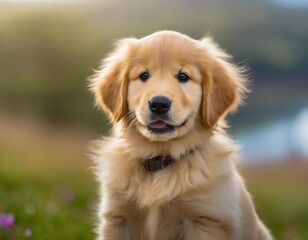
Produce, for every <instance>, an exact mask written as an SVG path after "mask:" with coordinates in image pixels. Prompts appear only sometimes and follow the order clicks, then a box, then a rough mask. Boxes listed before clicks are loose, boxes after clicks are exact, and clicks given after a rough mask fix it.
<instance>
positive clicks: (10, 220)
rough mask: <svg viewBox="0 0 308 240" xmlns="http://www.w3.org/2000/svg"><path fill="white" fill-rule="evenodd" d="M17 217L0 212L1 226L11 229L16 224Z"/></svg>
mask: <svg viewBox="0 0 308 240" xmlns="http://www.w3.org/2000/svg"><path fill="white" fill-rule="evenodd" d="M14 220H15V217H14V215H13V214H7V215H5V214H4V213H0V228H4V229H7V230H9V229H11V228H12V227H13V226H14Z"/></svg>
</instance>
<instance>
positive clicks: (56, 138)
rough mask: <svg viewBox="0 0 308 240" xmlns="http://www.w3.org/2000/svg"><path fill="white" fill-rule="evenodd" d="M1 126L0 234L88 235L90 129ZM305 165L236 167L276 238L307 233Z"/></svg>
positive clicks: (7, 237) (49, 239) (91, 219)
mask: <svg viewBox="0 0 308 240" xmlns="http://www.w3.org/2000/svg"><path fill="white" fill-rule="evenodd" d="M0 132H1V135H0V212H4V213H7V214H8V213H12V214H14V216H15V225H14V228H13V229H12V230H10V231H6V230H4V229H1V228H0V239H1V240H12V239H18V240H19V239H39V240H56V239H59V240H60V239H61V240H62V239H65V240H70V239H72V240H78V239H83V240H84V239H94V233H93V229H94V224H95V205H96V202H97V195H96V187H97V185H96V183H95V181H94V177H93V175H92V173H91V171H89V166H90V162H89V161H88V160H87V158H86V157H85V154H84V152H85V151H86V146H87V142H88V141H89V140H90V139H94V138H95V136H90V135H86V134H84V133H82V132H80V131H79V130H78V131H76V130H66V128H60V127H57V128H53V127H51V126H46V125H44V124H43V125H42V124H40V123H36V122H35V123H34V122H33V121H32V120H31V121H23V120H22V121H19V120H17V119H3V118H1V116H0ZM307 170H308V166H307V164H306V163H303V162H294V161H293V162H292V161H286V162H285V163H283V164H276V165H267V166H264V165H263V166H254V167H251V166H250V167H247V168H244V169H242V173H243V175H244V177H245V179H246V183H247V187H248V189H249V191H250V192H251V193H252V195H253V198H254V202H255V204H256V207H257V211H258V214H259V216H260V217H261V219H262V220H263V221H264V222H265V223H266V225H267V226H268V227H269V228H270V229H271V231H272V232H273V234H274V236H275V238H276V239H281V240H304V239H308V229H307V226H308V204H307V203H308V191H307V183H308V174H307V172H308V171H307Z"/></svg>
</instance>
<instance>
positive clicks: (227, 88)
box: [201, 37, 247, 127]
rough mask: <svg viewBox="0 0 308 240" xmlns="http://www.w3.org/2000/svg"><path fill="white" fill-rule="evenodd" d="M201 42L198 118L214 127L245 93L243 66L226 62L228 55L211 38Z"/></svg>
mask: <svg viewBox="0 0 308 240" xmlns="http://www.w3.org/2000/svg"><path fill="white" fill-rule="evenodd" d="M201 44H202V45H203V48H204V50H205V54H206V55H207V56H206V58H207V60H206V63H204V66H203V68H204V69H205V70H204V79H203V100H202V118H203V120H204V121H206V123H207V124H208V125H209V126H211V127H214V126H215V125H217V123H218V121H219V119H223V117H224V116H226V115H227V114H228V113H229V112H230V111H234V110H235V109H236V108H237V106H238V105H239V103H241V101H242V98H243V95H244V93H245V92H247V89H246V87H245V83H246V79H245V76H244V69H243V68H240V67H238V66H235V65H233V64H232V63H230V62H229V61H230V59H231V57H230V56H229V55H228V54H226V53H225V52H224V51H223V50H222V49H220V48H219V46H218V45H217V44H216V43H215V42H214V41H213V40H212V39H211V38H208V37H207V38H204V39H202V40H201Z"/></svg>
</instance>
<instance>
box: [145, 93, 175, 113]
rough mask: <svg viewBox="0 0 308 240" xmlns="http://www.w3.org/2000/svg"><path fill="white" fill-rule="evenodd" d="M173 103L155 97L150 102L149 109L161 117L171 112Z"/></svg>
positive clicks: (164, 98)
mask: <svg viewBox="0 0 308 240" xmlns="http://www.w3.org/2000/svg"><path fill="white" fill-rule="evenodd" d="M171 103H172V102H171V100H170V99H169V98H167V97H164V96H155V97H153V98H152V99H151V100H150V101H149V109H150V111H151V112H152V113H154V114H157V115H159V116H161V115H163V114H166V113H167V112H169V110H170V108H171Z"/></svg>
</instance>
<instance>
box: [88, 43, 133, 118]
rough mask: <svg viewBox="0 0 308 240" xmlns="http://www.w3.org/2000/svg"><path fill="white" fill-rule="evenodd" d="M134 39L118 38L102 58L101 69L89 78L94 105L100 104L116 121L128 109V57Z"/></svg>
mask: <svg viewBox="0 0 308 240" xmlns="http://www.w3.org/2000/svg"><path fill="white" fill-rule="evenodd" d="M135 40H136V39H130V38H129V39H122V40H120V41H119V42H118V43H117V47H116V49H115V51H114V52H112V53H111V54H109V56H108V57H107V58H105V59H104V60H103V64H102V66H101V69H100V70H99V71H97V73H96V74H95V75H94V76H93V77H91V78H90V79H89V81H90V90H91V91H92V92H93V93H94V95H95V103H96V105H98V106H101V107H102V108H103V110H105V111H106V112H107V113H108V114H109V116H110V118H111V120H112V121H113V122H118V121H119V120H120V119H122V118H123V117H124V116H125V114H126V113H127V111H128V110H127V109H128V107H127V101H126V97H127V87H128V76H127V75H128V64H129V61H128V58H129V55H130V47H131V45H132V44H133V42H135Z"/></svg>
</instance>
